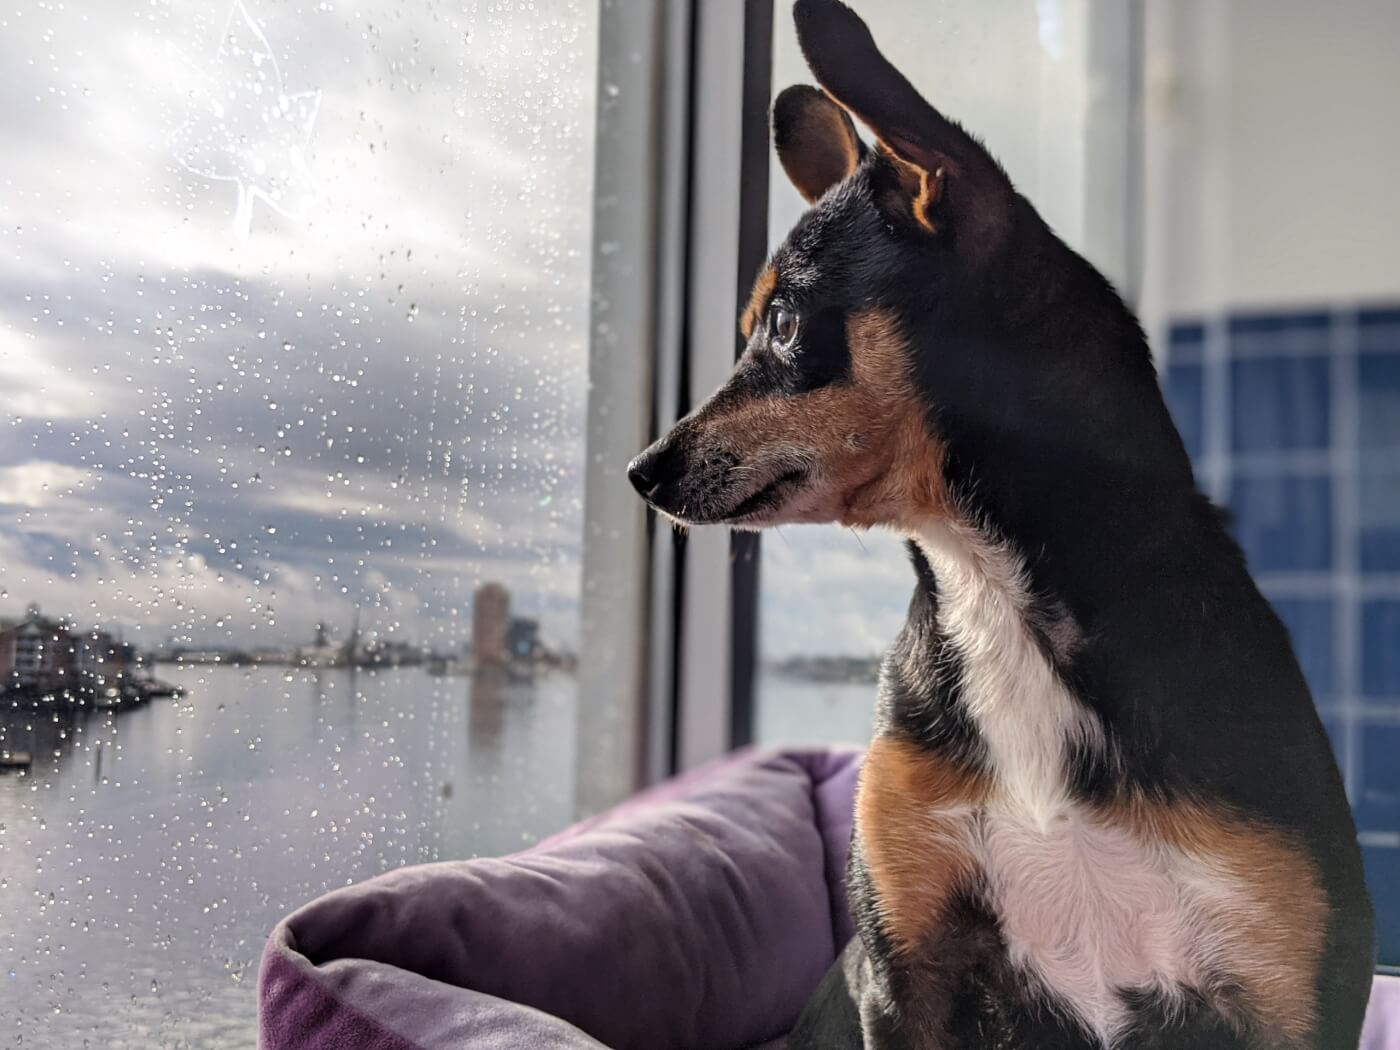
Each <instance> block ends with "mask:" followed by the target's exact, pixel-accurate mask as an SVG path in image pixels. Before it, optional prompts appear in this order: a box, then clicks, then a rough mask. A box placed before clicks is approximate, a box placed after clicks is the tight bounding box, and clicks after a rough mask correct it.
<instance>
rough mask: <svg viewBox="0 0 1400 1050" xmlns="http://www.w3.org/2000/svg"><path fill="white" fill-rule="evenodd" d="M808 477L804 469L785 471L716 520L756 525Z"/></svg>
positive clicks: (734, 523)
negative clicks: (789, 491)
mask: <svg viewBox="0 0 1400 1050" xmlns="http://www.w3.org/2000/svg"><path fill="white" fill-rule="evenodd" d="M806 477H807V470H806V468H804V467H794V468H793V469H792V470H788V471H784V472H783V473H782V474H779V475H778V476H777V477H776V478H774V479H773V480H772V481H770V482H768V484H766V485H764V486H763V487H762V488H761V489H759V490H758V491H757V492H754V493H752V494H750V495H748V496H745V497H744V498H743V499H742V500H740V501H739V502H738V503H737V504H736V505H735V506H733V507H732V508H730V510H729V511H727V512H726V513H724V514H722V515H720V516H718V517H717V518H715V519H714V520H715V521H722V522H727V523H728V524H731V525H742V524H746V523H755V522H757V521H758V520H760V519H761V518H762V517H763V515H764V514H765V513H766V512H768V511H772V510H776V509H777V508H778V507H780V506H781V505H782V503H783V499H784V496H785V495H786V490H790V489H791V488H792V487H793V486H795V485H797V484H799V483H800V482H802V481H803V479H805V478H806Z"/></svg>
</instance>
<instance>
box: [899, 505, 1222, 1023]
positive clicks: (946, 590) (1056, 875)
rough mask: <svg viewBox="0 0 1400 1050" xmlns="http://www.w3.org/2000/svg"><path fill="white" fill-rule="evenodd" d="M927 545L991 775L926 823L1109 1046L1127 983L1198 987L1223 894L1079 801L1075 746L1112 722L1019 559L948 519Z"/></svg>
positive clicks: (1201, 871)
mask: <svg viewBox="0 0 1400 1050" xmlns="http://www.w3.org/2000/svg"><path fill="white" fill-rule="evenodd" d="M921 546H922V547H923V548H924V550H925V552H926V554H927V555H928V557H929V561H930V563H931V565H932V566H933V569H934V571H935V574H936V576H937V578H938V583H939V609H938V621H939V629H940V631H941V633H942V635H943V637H944V638H945V639H946V640H947V641H948V642H949V643H951V644H952V645H953V646H954V648H955V649H956V651H957V652H958V655H959V660H960V663H961V682H960V690H959V700H960V702H961V703H962V704H963V705H964V708H965V710H966V712H967V714H968V715H969V717H970V719H971V721H972V723H973V725H974V726H975V728H976V732H977V736H978V738H979V740H980V743H981V745H982V747H983V749H984V752H985V756H986V765H987V767H988V774H989V779H990V783H991V787H990V791H989V794H988V797H987V798H986V799H985V800H984V801H983V802H982V803H981V804H980V805H978V806H976V807H975V808H971V809H967V808H962V809H960V810H959V811H958V812H957V813H956V814H952V813H942V814H934V813H931V814H930V820H931V821H933V822H934V823H936V824H937V825H938V826H940V827H941V828H942V829H943V833H944V834H946V833H947V831H948V830H951V829H950V823H951V825H952V826H953V827H957V828H959V829H960V830H958V831H955V832H954V837H955V838H958V839H961V845H962V846H963V847H964V848H965V849H966V850H967V852H968V854H969V860H970V862H971V864H972V866H973V868H974V869H975V870H976V872H977V875H978V879H979V881H980V882H981V884H982V885H983V886H984V887H985V893H986V896H987V898H988V899H987V904H988V905H989V907H990V909H991V911H992V912H993V914H994V915H995V916H996V918H997V921H998V924H999V928H1000V931H1001V934H1002V937H1003V940H1004V941H1005V944H1006V950H1007V953H1008V955H1009V958H1010V962H1011V963H1012V965H1013V966H1015V967H1016V968H1017V969H1019V970H1021V971H1023V972H1024V973H1025V974H1026V975H1027V976H1028V977H1029V978H1030V979H1031V980H1033V981H1034V982H1036V983H1038V984H1039V985H1040V986H1041V987H1043V988H1044V989H1045V990H1046V991H1048V992H1050V993H1051V994H1052V995H1053V996H1055V997H1056V998H1058V999H1060V1000H1061V1001H1062V1003H1063V1005H1065V1006H1068V1007H1070V1008H1071V1009H1072V1010H1073V1011H1074V1012H1075V1013H1076V1014H1077V1015H1078V1016H1079V1017H1080V1019H1081V1021H1082V1022H1083V1023H1084V1024H1085V1025H1086V1026H1088V1027H1089V1028H1090V1029H1091V1030H1093V1031H1095V1032H1096V1033H1097V1034H1098V1035H1099V1036H1100V1038H1101V1039H1103V1041H1104V1042H1105V1043H1106V1044H1111V1043H1112V1041H1113V1039H1114V1038H1115V1037H1116V1035H1117V1033H1118V1032H1120V1031H1121V1029H1122V1028H1123V1026H1124V1025H1125V1024H1126V1022H1127V1021H1128V1015H1127V1007H1126V1006H1125V1004H1124V1001H1123V998H1122V994H1121V993H1122V992H1123V991H1125V990H1142V991H1148V990H1157V991H1160V992H1162V993H1164V994H1167V995H1172V994H1177V993H1179V991H1180V989H1181V988H1182V987H1183V986H1196V987H1199V985H1200V982H1201V980H1202V979H1203V977H1204V976H1205V970H1206V965H1207V963H1208V961H1209V958H1210V956H1211V954H1212V950H1213V946H1212V944H1211V942H1210V935H1209V928H1208V926H1207V925H1206V924H1205V923H1204V922H1203V916H1205V915H1207V914H1209V913H1210V912H1211V911H1212V910H1213V908H1214V906H1215V904H1216V903H1218V898H1220V897H1221V896H1222V894H1223V893H1224V891H1223V890H1222V888H1221V884H1220V883H1219V881H1218V879H1215V878H1212V876H1211V873H1210V872H1209V871H1207V870H1206V869H1205V867H1204V866H1203V864H1202V862H1201V861H1200V860H1199V859H1197V858H1194V857H1191V856H1188V855H1186V854H1184V853H1182V852H1181V851H1179V850H1176V849H1173V848H1172V847H1170V846H1168V845H1166V844H1165V843H1162V842H1158V841H1154V840H1152V839H1151V838H1149V837H1147V836H1145V835H1143V834H1142V833H1141V832H1140V831H1137V830H1134V829H1132V828H1130V827H1128V826H1125V825H1123V824H1117V823H1114V822H1112V821H1110V820H1108V819H1106V818H1105V817H1103V816H1102V815H1100V814H1098V813H1097V812H1095V811H1093V810H1091V809H1090V808H1089V806H1088V805H1087V804H1086V803H1083V802H1081V801H1078V800H1076V799H1075V798H1074V797H1073V795H1072V793H1071V792H1070V790H1069V788H1068V779H1069V763H1070V755H1071V752H1072V751H1078V752H1080V753H1083V752H1085V751H1090V752H1092V751H1094V750H1102V749H1103V748H1104V747H1105V746H1106V743H1105V740H1104V735H1103V730H1102V726H1101V725H1100V724H1099V722H1098V721H1097V719H1096V718H1095V717H1094V715H1093V714H1092V712H1090V711H1089V710H1088V709H1087V708H1086V707H1085V706H1084V705H1083V704H1082V703H1081V702H1080V701H1079V700H1078V698H1077V697H1075V696H1074V695H1072V694H1071V693H1070V692H1069V690H1068V689H1067V687H1066V686H1065V685H1064V683H1063V681H1062V680H1061V679H1060V677H1059V676H1058V675H1057V674H1056V672H1055V670H1054V667H1053V665H1052V663H1051V661H1050V659H1049V658H1048V657H1047V655H1046V654H1045V652H1044V650H1043V648H1042V647H1041V645H1040V644H1039V643H1038V642H1037V641H1036V639H1035V637H1034V635H1033V633H1032V631H1031V630H1030V628H1029V626H1028V623H1027V617H1028V608H1029V602H1028V600H1027V598H1026V595H1025V589H1024V585H1023V582H1022V577H1021V574H1020V572H1019V565H1018V564H1017V563H1016V562H1015V561H1014V559H1012V558H1011V556H1010V555H1008V554H1007V553H1005V552H1004V551H1001V550H999V549H997V548H995V547H988V546H978V545H976V544H975V543H972V542H970V541H969V539H968V537H967V536H966V534H962V533H959V532H957V531H956V530H953V529H948V528H943V529H936V530H931V532H930V534H929V535H928V536H925V537H921Z"/></svg>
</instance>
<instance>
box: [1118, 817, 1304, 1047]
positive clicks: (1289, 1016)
mask: <svg viewBox="0 0 1400 1050" xmlns="http://www.w3.org/2000/svg"><path fill="white" fill-rule="evenodd" d="M1103 815H1104V817H1105V818H1106V819H1109V820H1113V821H1115V822H1118V823H1120V824H1122V825H1125V826H1128V827H1131V828H1133V829H1134V830H1135V831H1137V832H1138V833H1139V834H1141V835H1142V836H1143V837H1144V838H1145V839H1147V840H1148V841H1157V842H1165V843H1167V844H1168V845H1170V846H1173V847H1175V848H1176V849H1179V850H1181V851H1182V852H1183V853H1187V854H1190V855H1192V856H1195V857H1198V858H1200V859H1202V860H1205V861H1207V862H1209V863H1210V864H1211V865H1212V866H1213V867H1215V868H1217V869H1218V871H1219V873H1220V876H1221V877H1222V881H1224V882H1227V883H1229V884H1233V885H1234V886H1235V887H1238V888H1239V890H1240V891H1242V892H1237V893H1236V894H1232V895H1231V897H1230V898H1229V899H1228V901H1226V902H1222V904H1221V906H1220V907H1219V908H1218V910H1217V912H1216V913H1215V914H1210V915H1209V916H1208V918H1207V922H1209V923H1210V925H1211V928H1212V936H1213V937H1215V938H1216V939H1218V940H1220V941H1221V942H1223V943H1222V944H1221V950H1220V952H1219V958H1218V962H1219V964H1220V966H1221V968H1222V970H1223V971H1224V973H1225V974H1226V975H1227V976H1228V977H1229V978H1231V979H1232V980H1233V981H1235V982H1237V983H1238V985H1239V986H1240V991H1241V993H1242V998H1243V1000H1244V1003H1243V1005H1244V1006H1245V1008H1246V1009H1247V1010H1248V1011H1249V1012H1250V1013H1251V1014H1253V1015H1254V1017H1253V1019H1254V1021H1255V1022H1256V1023H1257V1024H1260V1025H1262V1026H1263V1027H1265V1028H1267V1029H1273V1030H1275V1031H1277V1032H1278V1033H1279V1034H1280V1035H1282V1036H1283V1038H1284V1039H1286V1040H1288V1041H1289V1042H1290V1043H1293V1042H1298V1043H1304V1044H1306V1043H1308V1041H1309V1040H1310V1038H1311V1037H1312V1034H1313V1031H1314V1028H1315V1026H1316V1021H1317V991H1316V979H1317V967H1318V964H1319V962H1320V959H1321V956H1322V950H1323V944H1324V940H1325V937H1326V929H1327V924H1328V922H1329V918H1330V913H1329V906H1328V904H1327V900H1326V897H1325V896H1324V894H1323V890H1322V884H1321V880H1320V877H1319V875H1318V871H1317V867H1316V865H1315V863H1314V862H1313V860H1312V859H1311V858H1310V857H1309V856H1308V855H1307V853H1306V852H1305V851H1304V850H1303V848H1302V847H1301V846H1300V845H1298V844H1296V843H1294V842H1291V841H1290V840H1289V839H1288V838H1287V837H1286V836H1285V835H1283V834H1281V833H1279V832H1277V831H1273V830H1270V829H1267V828H1264V827H1261V826H1259V825H1257V824H1253V823H1250V822H1249V821H1246V820H1243V819H1241V818H1238V817H1235V816H1232V815H1230V814H1227V813H1223V812H1221V811H1219V810H1217V809H1214V808H1212V807H1210V806H1206V805H1202V804H1196V803H1176V804H1173V805H1170V806H1168V805H1164V804H1162V803H1156V802H1149V801H1146V800H1144V799H1142V798H1140V797H1139V798H1137V799H1135V800H1133V801H1131V802H1127V803H1121V802H1120V803H1115V804H1112V805H1111V806H1109V807H1106V808H1105V810H1104V813H1103Z"/></svg>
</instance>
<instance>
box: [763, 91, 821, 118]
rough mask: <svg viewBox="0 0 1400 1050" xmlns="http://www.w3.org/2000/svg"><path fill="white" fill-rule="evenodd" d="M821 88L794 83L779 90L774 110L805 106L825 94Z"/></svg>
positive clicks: (774, 100) (774, 101)
mask: <svg viewBox="0 0 1400 1050" xmlns="http://www.w3.org/2000/svg"><path fill="white" fill-rule="evenodd" d="M824 94H825V92H823V91H822V89H821V88H818V87H813V86H812V85H811V84H792V85H789V86H788V87H785V88H783V90H781V91H779V92H778V95H777V97H776V98H774V99H773V112H775V113H777V112H779V111H780V110H788V109H792V108H793V107H794V106H805V105H807V104H808V103H810V102H811V101H813V100H814V99H815V98H817V97H818V96H822V95H824Z"/></svg>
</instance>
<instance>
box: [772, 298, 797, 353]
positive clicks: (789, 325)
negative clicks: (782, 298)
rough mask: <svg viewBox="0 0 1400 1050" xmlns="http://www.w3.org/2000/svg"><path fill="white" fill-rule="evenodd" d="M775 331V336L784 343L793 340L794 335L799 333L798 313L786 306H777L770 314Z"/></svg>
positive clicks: (773, 331)
mask: <svg viewBox="0 0 1400 1050" xmlns="http://www.w3.org/2000/svg"><path fill="white" fill-rule="evenodd" d="M768 323H769V324H770V326H771V330H772V333H773V338H774V339H775V340H777V341H778V342H779V343H782V344H784V345H786V344H788V343H790V342H792V338H793V336H795V335H797V315H796V314H795V313H793V312H792V311H791V310H789V309H788V308H787V307H786V306H775V307H773V312H772V313H771V314H769V322H768Z"/></svg>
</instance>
